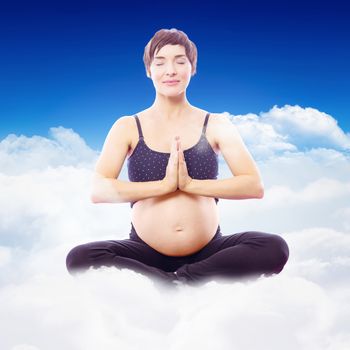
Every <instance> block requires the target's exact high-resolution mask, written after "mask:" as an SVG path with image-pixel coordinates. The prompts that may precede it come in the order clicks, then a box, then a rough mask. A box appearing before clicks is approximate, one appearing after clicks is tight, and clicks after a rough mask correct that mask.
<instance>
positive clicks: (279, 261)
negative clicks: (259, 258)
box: [270, 234, 289, 273]
mask: <svg viewBox="0 0 350 350" xmlns="http://www.w3.org/2000/svg"><path fill="white" fill-rule="evenodd" d="M270 239H271V242H270V243H271V249H272V250H273V252H271V255H272V256H273V265H274V266H273V271H272V273H279V272H281V271H282V270H283V267H284V265H285V264H286V263H287V261H288V258H289V247H288V244H287V242H286V241H285V240H284V238H282V237H281V236H279V235H277V234H272V235H271V238H270Z"/></svg>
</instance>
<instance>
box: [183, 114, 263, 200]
mask: <svg viewBox="0 0 350 350" xmlns="http://www.w3.org/2000/svg"><path fill="white" fill-rule="evenodd" d="M212 120H213V121H214V120H215V125H214V126H213V130H214V133H215V142H216V143H217V145H218V146H219V149H220V151H221V153H222V155H223V157H224V158H225V160H226V162H227V164H228V166H229V168H230V170H231V172H232V174H234V176H233V177H230V178H228V179H219V180H212V179H208V180H197V179H192V180H191V181H190V182H189V183H188V185H187V187H186V188H185V192H188V193H193V194H198V195H202V196H209V197H218V198H224V199H248V198H263V196H264V187H263V183H262V179H261V176H260V173H259V170H258V168H257V166H256V164H255V162H254V160H253V158H252V156H251V154H250V153H249V151H248V149H247V148H246V146H245V144H244V142H243V140H242V138H241V136H240V134H239V132H238V129H237V127H236V126H235V125H234V124H232V122H231V121H230V120H229V119H228V118H227V116H225V115H217V117H216V118H212Z"/></svg>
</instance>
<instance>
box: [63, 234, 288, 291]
mask: <svg viewBox="0 0 350 350" xmlns="http://www.w3.org/2000/svg"><path fill="white" fill-rule="evenodd" d="M288 257H289V248H288V245H287V243H286V241H285V240H284V239H283V238H282V237H281V236H279V235H277V234H272V233H265V232H259V231H247V232H240V233H235V234H231V235H224V236H222V235H221V233H220V235H218V234H217V235H215V237H214V238H213V240H211V241H210V242H209V243H208V244H207V245H206V246H205V247H204V248H202V249H201V250H200V251H198V252H196V253H194V254H191V255H188V256H183V257H173V256H167V255H164V254H162V253H159V252H158V251H156V250H155V249H153V248H152V247H150V246H148V245H147V244H146V243H145V242H143V241H142V240H141V239H137V240H136V239H130V238H129V239H123V240H107V241H97V242H90V243H85V244H81V245H79V246H76V247H74V248H73V249H72V250H71V251H70V252H69V254H68V255H67V259H66V265H67V269H68V271H69V272H70V273H71V274H75V273H76V272H79V271H82V270H86V269H88V268H90V267H94V268H98V267H101V266H115V267H119V268H129V269H132V270H134V271H137V272H140V273H142V274H144V275H146V276H149V277H151V278H153V277H154V278H156V279H157V280H161V281H164V282H166V283H172V282H173V281H176V280H180V281H183V282H184V283H187V284H191V285H196V284H200V283H203V282H206V281H209V280H233V279H243V278H256V277H259V276H260V275H262V274H265V275H267V276H268V275H272V274H274V273H276V274H277V273H279V272H281V271H282V269H283V267H284V265H285V264H286V262H287V260H288Z"/></svg>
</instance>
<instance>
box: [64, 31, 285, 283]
mask: <svg viewBox="0 0 350 350" xmlns="http://www.w3.org/2000/svg"><path fill="white" fill-rule="evenodd" d="M144 63H145V68H146V73H147V76H148V77H149V78H150V79H152V82H153V85H154V87H155V90H156V97H155V101H154V103H153V105H152V106H151V107H149V108H147V109H145V110H143V111H141V112H138V113H136V114H135V115H132V116H123V117H121V118H119V119H118V120H117V121H116V122H115V123H114V124H113V126H112V127H111V129H110V131H109V133H108V135H107V137H106V140H105V143H104V145H103V149H102V152H101V155H100V157H99V159H98V162H97V164H96V167H95V175H94V181H93V190H92V194H91V199H92V201H93V202H94V203H124V202H130V204H131V208H132V213H131V218H132V219H131V231H130V234H129V238H128V239H122V240H106V241H97V242H89V243H85V244H81V245H78V246H76V247H74V248H73V249H72V250H71V251H70V252H69V254H68V255H67V259H66V264H67V269H68V271H69V272H70V273H71V274H75V273H76V272H79V271H84V270H87V269H89V268H90V267H92V268H98V267H101V266H115V267H117V268H129V269H132V270H134V271H137V272H140V273H142V274H144V275H146V276H148V277H150V278H155V279H157V280H159V279H160V280H162V281H165V282H167V283H170V284H177V283H185V284H191V285H197V284H199V283H203V282H206V281H210V280H230V281H231V280H233V279H237V278H239V279H242V278H251V277H253V278H256V277H259V276H261V275H262V274H264V275H265V276H270V275H272V274H278V273H279V272H281V271H282V269H283V267H284V265H285V264H286V262H287V260H288V257H289V248H288V245H287V243H286V241H285V240H284V239H283V238H282V237H281V236H280V235H278V234H275V233H266V232H259V231H246V232H238V233H233V234H229V235H223V234H222V232H221V230H220V225H219V213H218V208H217V202H218V200H219V198H223V199H249V198H263V193H264V189H263V184H262V180H261V177H260V173H259V170H258V169H257V166H256V164H255V162H254V160H253V158H252V157H251V155H250V153H249V151H248V150H247V148H246V146H245V145H244V143H243V141H242V139H241V137H240V135H239V133H238V130H237V128H236V127H235V126H234V124H232V122H231V121H230V120H229V119H228V118H227V116H225V115H220V114H214V113H209V112H207V111H205V110H202V109H200V108H197V107H195V106H193V105H191V104H190V103H189V102H188V100H187V98H186V88H187V86H188V85H189V82H190V79H191V77H192V76H193V75H194V74H195V73H196V64H197V49H196V46H195V44H194V43H193V42H192V41H191V40H189V38H188V36H187V35H186V34H185V33H184V32H182V31H180V30H177V29H174V28H173V29H170V30H168V29H162V30H159V31H158V32H156V33H155V35H154V36H153V38H152V39H151V40H150V41H149V43H148V44H147V46H146V47H145V52H144ZM219 152H221V154H222V155H223V157H224V159H225V161H226V162H227V164H228V166H229V168H230V170H231V172H232V175H233V176H232V177H230V178H227V179H217V175H218V155H219ZM126 157H128V159H127V166H128V175H129V180H130V181H122V180H119V179H118V177H119V174H120V171H121V168H122V166H123V164H124V161H125V159H126ZM178 281H179V282H178Z"/></svg>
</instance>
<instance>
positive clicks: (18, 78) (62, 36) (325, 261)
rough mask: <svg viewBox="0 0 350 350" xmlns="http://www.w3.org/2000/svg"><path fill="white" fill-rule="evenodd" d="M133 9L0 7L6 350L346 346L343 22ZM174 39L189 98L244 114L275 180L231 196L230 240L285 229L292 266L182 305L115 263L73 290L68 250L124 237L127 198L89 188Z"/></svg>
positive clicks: (223, 203) (0, 229)
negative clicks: (190, 62) (179, 38)
mask: <svg viewBox="0 0 350 350" xmlns="http://www.w3.org/2000/svg"><path fill="white" fill-rule="evenodd" d="M344 2H345V1H344ZM126 3H127V2H124V3H119V4H118V5H117V4H116V1H114V2H111V1H110V2H109V3H107V2H99V4H98V5H97V4H96V3H93V2H91V1H85V2H84V3H78V2H73V3H72V4H69V5H68V4H66V3H64V2H62V1H60V2H57V3H55V2H54V1H46V3H43V4H40V3H38V2H33V1H30V2H29V1H27V2H22V3H20V2H18V1H11V3H10V1H8V4H2V5H0V43H1V45H0V50H1V53H0V90H1V91H0V118H1V119H0V121H1V123H0V193H1V195H0V310H1V315H3V317H1V316H0V329H1V330H2V333H1V337H0V349H9V350H40V349H50V350H62V349H74V350H79V349H84V350H96V349H103V350H109V349H117V348H118V349H119V348H121V349H123V350H129V349H135V348H143V349H148V348H149V349H151V348H152V349H154V350H158V349H162V350H163V349H164V348H171V349H173V350H177V349H184V348H186V347H187V348H196V349H197V348H200V349H212V348H218V349H222V350H227V349H230V350H232V349H249V350H256V349H261V344H264V346H265V348H268V349H271V350H277V349H278V350H280V349H283V350H295V349H308V350H310V349H317V350H341V349H350V338H349V334H350V324H349V322H344V320H349V319H350V293H349V290H350V284H349V278H348V275H349V270H350V260H349V256H350V205H349V197H350V181H349V179H350V177H349V174H350V152H349V151H350V132H349V131H350V118H349V104H350V102H349V98H348V97H349V95H350V94H349V81H350V79H349V78H350V77H349V63H348V62H350V57H349V56H350V55H349V51H350V47H349V44H348V43H349V34H350V33H349V24H348V23H347V22H350V21H348V20H347V19H348V18H349V17H350V16H349V11H348V9H347V8H346V7H345V5H339V4H337V3H336V2H334V1H333V2H332V4H327V3H325V2H323V3H322V2H320V1H319V2H317V5H315V4H313V3H311V2H306V4H303V5H301V3H300V2H298V1H293V2H290V3H289V2H287V1H281V0H280V1H275V2H272V1H268V2H267V1H263V2H259V3H258V2H256V3H254V2H253V1H245V2H244V1H234V2H233V3H234V5H225V4H223V3H221V2H220V1H215V2H211V3H210V4H207V3H205V2H200V1H197V2H196V3H194V2H187V3H186V4H185V3H182V2H170V1H164V2H163V3H162V4H161V3H158V2H148V3H145V4H142V3H140V4H139V5H136V2H135V1H134V2H132V3H131V2H130V5H127V4H126ZM127 6H129V7H127ZM172 27H175V28H177V29H180V30H183V31H185V32H186V33H187V34H188V36H189V37H190V39H191V40H193V41H194V42H195V43H196V45H197V47H198V52H199V56H198V66H197V74H196V75H195V76H194V77H193V78H192V81H191V82H190V85H189V87H188V90H187V97H188V99H189V101H190V102H191V103H192V104H193V105H195V106H198V107H200V108H203V109H207V110H209V111H212V112H217V113H222V112H226V113H230V114H233V115H234V116H233V117H232V122H234V123H235V124H236V125H237V127H238V130H239V132H240V134H241V135H242V137H243V139H244V141H245V143H246V145H247V147H248V149H249V151H250V152H251V153H252V155H253V157H254V159H255V160H256V162H257V165H258V167H259V170H260V171H261V174H262V178H263V182H264V188H265V191H264V198H263V200H261V199H250V200H232V199H225V198H221V199H220V201H219V202H218V207H219V212H220V228H221V230H222V232H223V234H224V235H229V234H232V233H237V232H243V231H255V230H257V231H263V232H270V233H277V234H279V235H281V236H282V237H283V238H284V239H285V240H286V241H287V242H288V245H289V248H290V257H289V261H288V263H287V264H286V266H285V268H284V270H283V271H282V273H281V274H279V275H277V276H274V277H273V278H270V279H264V278H262V279H261V280H259V281H256V282H254V283H249V284H245V283H243V284H242V283H232V284H227V285H221V284H218V283H214V282H215V281H212V282H213V283H210V284H208V285H206V286H203V288H202V287H201V288H200V289H198V290H195V289H190V288H189V289H187V288H185V287H184V288H179V290H178V293H174V294H170V293H169V294H168V293H164V292H163V291H158V290H156V289H155V288H154V285H153V284H152V283H151V281H150V280H149V279H147V278H145V276H142V275H140V274H138V273H135V272H134V271H130V270H129V271H128V269H121V270H120V269H119V268H117V267H111V268H110V269H104V270H102V271H98V272H97V271H92V270H91V271H90V272H89V273H86V274H84V275H82V276H81V277H80V278H79V279H73V278H71V276H69V275H68V273H67V271H66V266H65V258H66V255H67V253H68V252H69V250H70V249H71V248H72V247H74V246H76V245H78V244H81V243H88V242H89V241H98V240H106V239H125V238H128V236H129V232H130V205H129V202H123V203H100V204H96V203H91V201H90V195H91V177H92V175H93V169H94V166H95V164H96V160H97V158H98V156H99V152H100V150H101V148H102V145H103V141H104V139H105V137H106V135H107V132H108V130H109V128H110V127H111V125H112V124H113V122H114V121H115V120H116V119H117V118H118V117H120V116H122V115H130V114H133V113H135V112H137V111H139V110H142V109H145V108H147V107H149V105H151V104H152V103H153V100H154V88H153V84H152V81H151V80H149V79H148V78H147V77H146V75H145V70H144V66H143V61H142V55H143V50H144V47H145V45H146V44H147V42H148V40H149V39H150V38H151V37H152V36H153V34H154V33H155V32H156V31H157V30H159V29H161V28H172ZM274 106H276V107H274ZM260 112H261V113H260ZM337 121H338V123H339V126H338V125H337V123H336V122H337ZM11 133H12V135H10V134H11ZM14 134H15V135H14ZM16 135H17V136H16ZM20 135H24V136H20ZM219 161H220V163H219V165H220V171H219V179H225V178H228V177H231V176H232V173H231V171H230V169H229V167H228V165H227V164H226V163H225V161H224V159H223V157H222V156H221V155H220V157H219ZM127 177H128V176H127V169H126V165H125V163H124V166H123V169H122V171H121V175H120V178H121V179H124V180H127ZM154 220H155V225H157V224H158V223H160V222H161V221H164V218H160V217H157V216H155V217H154ZM157 220H159V221H158V222H157ZM140 291H142V296H141V297H140ZM232 296H234V297H232ZM145 300H147V302H146V303H145ZM28 320H30V322H28ZM232 325H234V327H232ZM237 326H238V327H237ZM252 329H254V330H257V331H256V332H255V333H254V337H252V332H251V330H252ZM58 330H59V331H58ZM62 334H64V336H63V337H62ZM137 344H140V346H137ZM165 344H166V345H165ZM184 344H186V346H184ZM164 345H165V346H164Z"/></svg>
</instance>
